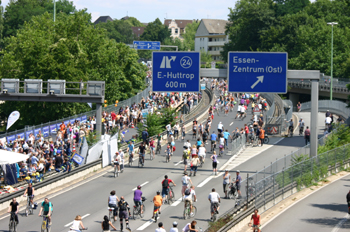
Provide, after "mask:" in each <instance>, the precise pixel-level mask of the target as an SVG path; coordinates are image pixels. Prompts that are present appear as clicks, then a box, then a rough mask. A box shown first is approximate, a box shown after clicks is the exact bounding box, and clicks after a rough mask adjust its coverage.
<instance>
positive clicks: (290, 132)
mask: <svg viewBox="0 0 350 232" xmlns="http://www.w3.org/2000/svg"><path fill="white" fill-rule="evenodd" d="M293 130H294V128H293V127H292V126H290V127H289V131H288V134H289V136H290V137H293Z"/></svg>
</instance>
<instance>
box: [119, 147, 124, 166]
mask: <svg viewBox="0 0 350 232" xmlns="http://www.w3.org/2000/svg"><path fill="white" fill-rule="evenodd" d="M119 156H120V168H121V170H122V171H123V170H124V152H123V150H122V149H119Z"/></svg>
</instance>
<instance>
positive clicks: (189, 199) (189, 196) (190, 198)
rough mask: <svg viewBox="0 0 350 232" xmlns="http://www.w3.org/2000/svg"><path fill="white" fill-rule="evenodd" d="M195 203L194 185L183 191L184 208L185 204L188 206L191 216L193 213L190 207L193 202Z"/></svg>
mask: <svg viewBox="0 0 350 232" xmlns="http://www.w3.org/2000/svg"><path fill="white" fill-rule="evenodd" d="M196 201H197V196H196V192H195V191H194V185H192V186H191V188H188V189H186V190H185V196H184V202H185V204H184V207H185V208H186V204H187V203H188V204H190V208H191V214H192V213H193V211H192V208H193V207H192V206H193V202H196Z"/></svg>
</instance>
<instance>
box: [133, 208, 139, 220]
mask: <svg viewBox="0 0 350 232" xmlns="http://www.w3.org/2000/svg"><path fill="white" fill-rule="evenodd" d="M137 214H138V209H137V207H136V208H135V207H134V209H133V210H132V218H133V219H134V220H136V217H137Z"/></svg>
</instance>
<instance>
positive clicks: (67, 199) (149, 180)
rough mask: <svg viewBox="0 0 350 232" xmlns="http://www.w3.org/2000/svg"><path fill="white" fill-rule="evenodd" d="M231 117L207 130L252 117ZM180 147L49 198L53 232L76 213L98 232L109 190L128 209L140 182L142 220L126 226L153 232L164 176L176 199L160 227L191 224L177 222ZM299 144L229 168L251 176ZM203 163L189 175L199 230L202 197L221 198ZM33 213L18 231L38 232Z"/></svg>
mask: <svg viewBox="0 0 350 232" xmlns="http://www.w3.org/2000/svg"><path fill="white" fill-rule="evenodd" d="M235 113H236V109H234V111H233V112H230V114H229V115H228V116H224V115H220V116H215V117H214V121H213V124H212V130H215V131H216V128H217V125H218V123H219V122H220V121H221V122H222V123H223V124H224V127H225V128H227V129H229V131H230V132H231V131H232V130H233V129H234V128H236V127H239V128H241V127H243V125H244V123H246V122H248V120H249V118H251V116H252V115H251V112H249V114H248V117H246V118H245V120H244V121H241V120H240V119H239V120H234V116H235ZM191 137H192V133H188V134H187V136H186V139H191ZM194 142H195V141H194V140H191V144H193V143H194ZM182 145H183V142H180V141H176V146H177V147H178V149H177V150H176V152H175V153H174V156H173V158H172V160H171V162H169V163H166V162H165V156H164V153H163V152H162V153H161V155H157V157H156V158H155V159H154V160H153V161H150V160H149V155H148V156H147V155H146V161H145V167H143V168H138V167H136V166H135V165H137V161H136V162H134V166H133V167H130V168H129V167H126V169H125V171H124V173H122V174H121V175H120V176H119V177H117V178H113V173H112V170H110V171H109V172H107V173H105V174H103V175H102V176H99V177H97V178H94V179H91V181H88V182H87V183H85V184H82V185H80V186H79V187H77V188H73V189H71V190H69V191H65V192H63V193H62V194H59V195H57V196H54V197H52V198H51V201H52V203H53V204H54V213H53V224H52V231H53V232H56V231H57V232H59V231H68V230H69V229H68V228H69V225H68V224H69V223H70V222H72V221H73V219H74V218H75V216H76V215H77V214H79V215H81V216H83V217H84V219H83V223H84V225H85V226H86V227H89V231H101V226H100V223H101V221H102V218H103V216H104V215H107V214H108V211H107V198H108V196H109V193H110V191H111V190H116V192H117V195H118V196H119V197H120V196H124V197H125V199H126V200H127V201H128V202H129V204H130V205H133V202H132V199H133V189H134V188H135V187H136V186H137V185H139V184H143V187H142V191H143V195H144V196H145V197H146V198H147V201H146V203H145V206H146V213H145V218H143V219H137V220H132V219H131V220H130V227H131V229H132V231H139V230H140V231H154V230H155V228H156V227H157V226H156V224H155V223H153V222H152V221H151V220H150V218H151V216H152V211H151V208H152V207H153V203H151V202H150V200H152V198H153V196H154V195H155V194H156V191H157V190H161V181H162V180H163V177H164V175H168V176H169V178H170V179H173V180H174V182H175V183H176V184H177V186H176V187H174V191H175V199H178V201H176V202H175V203H173V204H172V205H165V206H163V207H162V214H161V215H160V218H159V219H158V221H161V222H163V223H164V225H165V228H166V230H167V231H168V230H169V229H170V227H171V224H172V222H173V221H177V222H178V223H179V229H182V228H183V227H184V226H185V224H186V223H188V222H189V221H190V220H186V221H185V220H183V218H182V214H183V203H182V202H181V199H180V195H181V178H182V175H183V165H182V164H181V163H180V162H179V161H180V160H181V155H182V149H181V148H182ZM303 145H304V140H303V138H302V137H299V136H295V137H293V138H288V139H283V140H282V141H280V142H278V143H277V144H276V145H275V146H273V147H271V148H269V149H268V150H265V151H261V152H260V153H259V151H258V149H257V153H259V154H258V155H255V156H254V157H252V158H250V159H249V160H248V161H247V162H245V161H242V162H243V163H242V164H239V165H238V166H237V165H236V166H230V168H232V169H234V170H236V169H239V170H241V172H242V173H243V175H244V174H245V173H250V172H252V173H253V172H255V171H256V170H260V169H262V168H263V167H264V166H266V165H268V164H270V162H271V161H273V160H275V159H276V158H281V157H283V155H284V154H285V153H289V152H291V151H293V150H296V149H298V147H301V146H303ZM206 148H207V150H210V149H209V144H208V145H207V146H206ZM162 150H163V151H164V150H165V147H163V148H162ZM228 154H229V153H228ZM228 154H226V155H224V156H223V157H222V158H219V161H220V163H219V165H218V168H219V169H220V168H222V167H223V165H224V164H225V163H226V162H227V161H228V160H229V159H230V158H232V156H231V155H228ZM210 155H211V154H210V152H208V153H207V158H209V157H210ZM208 161H209V159H207V162H205V164H204V166H203V167H202V168H200V169H199V171H198V173H197V176H196V177H192V181H193V184H194V185H195V186H198V185H200V186H201V187H197V188H196V194H197V198H198V201H197V202H196V203H195V206H196V207H197V215H196V216H195V218H194V219H195V220H197V221H198V226H199V227H202V228H206V227H207V226H208V221H209V218H210V213H209V206H210V205H209V202H208V200H207V197H208V194H209V193H210V192H211V189H212V188H213V187H214V188H216V189H217V192H218V193H219V194H220V195H221V196H222V194H223V192H222V176H220V175H219V176H217V177H213V176H212V169H211V162H208ZM233 176H234V174H233V173H232V177H233ZM243 177H244V176H243ZM49 197H50V196H49ZM233 206H234V203H233V201H232V200H224V199H223V200H222V204H221V209H220V213H221V212H225V211H227V210H229V209H230V208H232V207H233ZM38 212H39V211H38V210H35V211H34V215H30V216H29V217H23V216H20V217H19V218H20V219H19V220H20V224H19V225H18V231H30V232H34V231H40V225H41V220H42V219H41V218H39V217H38V216H37V214H38ZM20 213H23V212H20ZM8 220H9V217H6V215H4V216H3V217H1V218H0V231H7V228H8ZM113 224H114V225H115V226H116V227H117V229H118V230H119V228H120V226H119V222H114V223H113ZM124 228H125V226H124ZM124 230H125V229H124Z"/></svg>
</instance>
